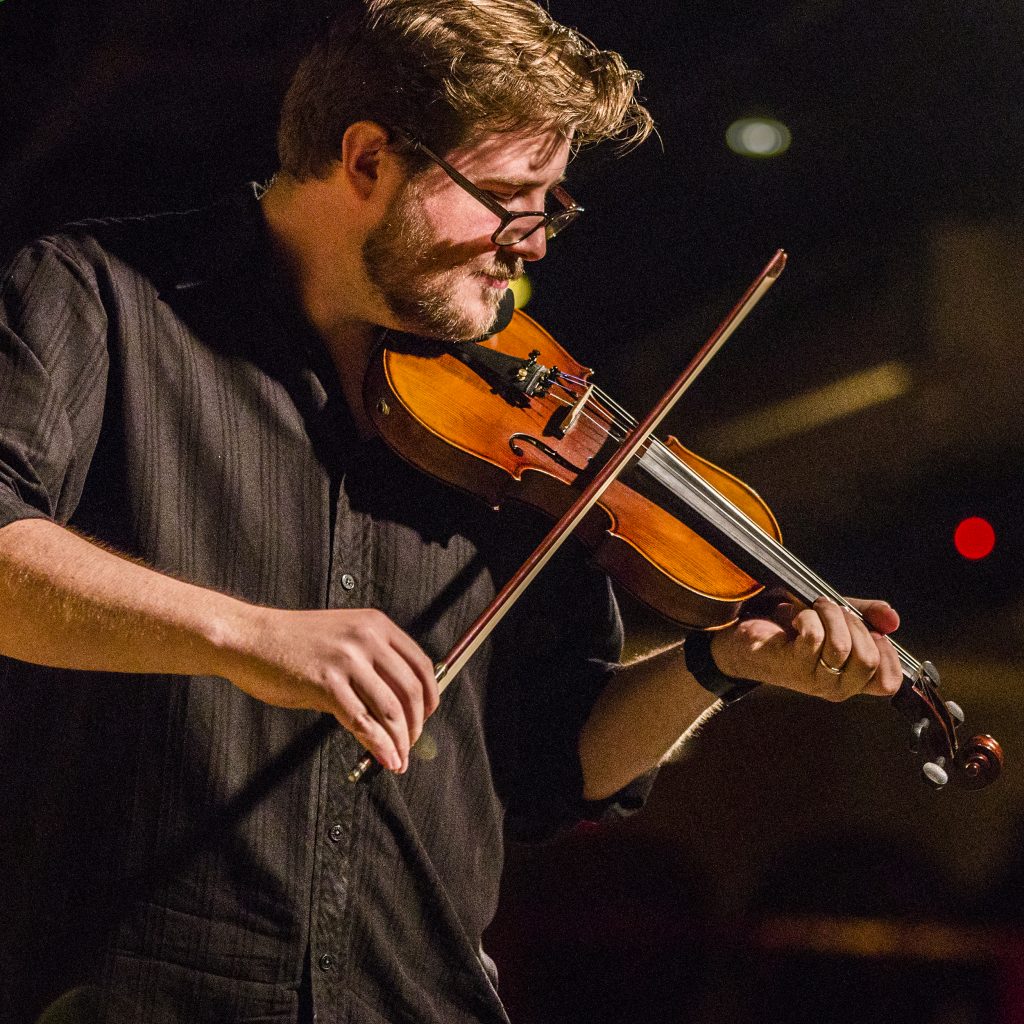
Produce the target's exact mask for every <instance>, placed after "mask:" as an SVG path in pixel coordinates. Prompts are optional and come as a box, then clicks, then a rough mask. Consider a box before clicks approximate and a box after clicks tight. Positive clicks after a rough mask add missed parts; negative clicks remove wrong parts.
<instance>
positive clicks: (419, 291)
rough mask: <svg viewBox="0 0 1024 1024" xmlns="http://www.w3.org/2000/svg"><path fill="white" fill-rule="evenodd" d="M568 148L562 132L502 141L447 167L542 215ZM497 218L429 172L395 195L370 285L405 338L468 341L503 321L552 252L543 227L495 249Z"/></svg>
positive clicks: (501, 137) (496, 138) (489, 141)
mask: <svg viewBox="0 0 1024 1024" xmlns="http://www.w3.org/2000/svg"><path fill="white" fill-rule="evenodd" d="M568 158H569V140H568V139H566V138H565V137H564V136H562V135H560V134H559V133H557V132H548V133H544V134H541V135H536V134H519V133H504V132H503V133H498V134H492V135H488V136H486V137H484V138H483V139H481V140H480V141H478V142H476V143H474V144H472V145H470V146H464V147H460V148H459V149H456V150H453V151H452V152H451V153H450V154H448V155H447V156H446V159H447V160H448V162H449V163H451V164H452V165H453V166H454V167H456V168H457V169H458V170H459V171H461V172H462V174H464V175H465V176H466V177H467V178H468V179H469V180H470V181H471V182H473V184H474V185H476V186H478V187H479V188H481V189H482V190H483V191H485V192H489V193H490V194H491V195H492V196H494V198H495V199H496V200H497V201H498V202H499V203H501V205H502V206H504V207H505V208H506V209H508V210H509V211H510V212H515V211H517V210H543V209H544V207H545V202H544V201H545V198H546V196H547V192H548V190H549V189H550V188H551V186H552V185H555V184H557V183H558V182H559V181H560V180H561V179H562V176H563V175H564V172H565V166H566V163H567V161H568ZM497 227H498V218H497V216H496V215H495V214H493V213H492V212H491V211H490V210H488V209H487V208H486V207H485V206H484V205H483V204H481V203H480V202H479V200H477V199H476V198H474V197H473V196H471V195H470V194H469V193H468V192H466V191H465V190H464V189H463V188H461V187H460V186H459V185H457V184H456V183H455V182H454V181H452V179H451V178H449V177H448V175H447V174H445V172H444V171H443V170H442V169H441V168H440V167H438V166H436V165H434V164H430V165H429V166H428V167H427V169H426V170H424V171H423V172H422V173H421V174H417V175H416V176H415V177H414V178H413V179H411V180H410V181H409V182H407V183H406V185H405V186H404V187H403V188H402V189H401V191H400V192H399V193H398V194H397V195H396V196H395V198H394V199H393V201H392V202H391V205H390V206H389V208H388V210H387V212H386V214H385V216H384V218H383V220H382V221H381V222H380V223H379V224H378V225H377V226H376V227H375V228H374V229H373V230H372V231H371V232H370V234H369V236H368V237H367V239H366V242H365V243H364V245H363V262H364V265H365V269H366V274H367V277H368V279H369V280H370V283H371V284H372V285H373V286H374V288H375V289H376V291H377V292H378V293H379V297H380V299H382V300H383V302H384V304H385V306H386V307H387V309H388V310H389V311H390V313H391V315H392V316H393V317H394V319H395V320H396V322H397V323H398V324H399V325H400V326H401V328H402V329H403V330H405V331H408V332H410V333H413V334H422V335H427V336H429V337H440V338H447V339H450V340H453V341H465V340H468V339H470V338H476V337H479V336H480V335H481V334H483V333H484V332H485V331H486V330H487V328H488V327H490V325H491V323H492V322H493V320H494V317H495V314H496V313H497V309H498V303H499V302H500V300H501V297H502V295H503V294H504V292H505V289H506V288H507V287H508V282H509V281H510V280H514V279H515V278H517V277H519V276H520V275H521V274H522V273H523V262H524V261H525V260H537V259H540V258H541V257H542V256H543V255H544V252H545V245H546V243H545V238H544V231H543V229H541V230H539V231H536V232H534V234H532V235H531V236H530V237H529V238H527V239H526V240H525V241H522V242H519V243H517V244H515V245H509V246H500V247H499V246H496V245H494V243H493V242H491V235H492V234H493V233H494V231H495V229H496V228H497Z"/></svg>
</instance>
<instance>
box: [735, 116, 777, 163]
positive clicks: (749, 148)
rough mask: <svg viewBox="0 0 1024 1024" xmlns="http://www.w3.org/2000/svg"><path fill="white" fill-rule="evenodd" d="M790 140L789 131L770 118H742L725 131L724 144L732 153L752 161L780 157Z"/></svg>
mask: <svg viewBox="0 0 1024 1024" xmlns="http://www.w3.org/2000/svg"><path fill="white" fill-rule="evenodd" d="M792 140H793V136H792V135H791V134H790V131H789V129H788V128H787V127H786V126H785V125H784V124H783V123H782V122H781V121H776V120H774V118H770V117H744V118H741V119H740V120H739V121H733V123H732V124H731V125H729V127H728V128H727V129H726V131H725V141H726V144H727V145H728V146H729V148H730V149H731V150H732V151H733V152H734V153H738V154H739V155H740V156H747V157H753V158H754V159H762V160H763V159H766V158H767V157H772V156H781V155H782V154H783V153H785V152H786V150H787V149H789V144H790V142H792Z"/></svg>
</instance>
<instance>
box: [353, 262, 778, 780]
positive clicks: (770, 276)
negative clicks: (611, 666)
mask: <svg viewBox="0 0 1024 1024" xmlns="http://www.w3.org/2000/svg"><path fill="white" fill-rule="evenodd" d="M785 266H786V253H785V252H784V251H783V250H782V249H779V250H778V251H777V252H776V253H775V255H774V256H773V257H772V258H771V259H770V260H769V261H768V263H767V264H766V265H765V267H764V269H763V270H762V271H761V273H760V274H758V275H757V277H756V278H754V280H753V282H752V283H751V284H750V286H749V287H748V288H747V290H746V291H745V292H744V293H743V296H742V298H741V299H740V300H739V302H737V303H736V305H735V306H734V307H733V308H732V309H731V310H730V312H729V313H728V314H727V315H726V317H725V318H724V319H723V320H722V322H721V323H720V324H719V325H718V327H716V328H715V330H714V332H713V333H712V334H711V336H710V337H709V338H708V340H707V341H706V342H704V344H703V345H702V346H701V347H700V349H699V350H698V351H697V354H696V355H695V356H694V357H693V358H692V359H691V360H690V362H689V363H688V364H687V366H686V367H685V369H684V370H683V372H682V373H681V374H680V375H679V377H678V378H677V379H676V380H675V382H674V383H673V384H672V386H671V387H670V388H669V389H668V391H666V392H665V394H664V395H663V396H662V397H661V399H660V400H659V401H658V402H657V404H656V405H655V406H654V408H653V409H651V411H650V412H649V413H648V414H647V416H646V417H644V419H643V420H641V421H640V422H639V423H638V424H637V425H636V426H635V427H634V428H633V429H632V430H631V431H630V432H629V433H628V434H627V435H626V437H625V438H624V439H623V442H622V444H621V446H620V447H619V448H618V450H617V451H616V452H615V453H614V454H613V455H612V456H611V457H610V458H609V459H608V461H607V462H606V463H605V464H604V466H602V467H601V470H600V472H598V473H597V474H596V475H595V476H594V478H593V479H592V480H591V481H590V483H589V484H588V485H587V486H586V487H584V488H583V489H582V490H581V491H580V493H579V494H578V495H577V497H576V500H575V501H574V502H573V503H572V504H571V505H570V506H569V508H568V509H566V511H565V512H564V513H563V514H562V517H561V518H560V519H559V520H558V521H557V522H556V523H555V524H554V526H552V527H551V529H550V530H549V531H548V533H547V535H546V536H545V537H544V539H543V540H542V541H541V542H540V543H539V544H538V545H537V547H536V548H535V549H534V550H533V552H532V554H530V556H529V557H528V558H527V559H526V561H525V562H523V564H522V565H521V566H520V567H519V569H517V570H516V572H515V573H514V574H513V575H512V577H511V578H510V579H509V580H508V582H507V583H506V584H505V586H504V587H502V588H501V590H500V591H499V592H498V593H497V594H496V595H495V597H494V599H493V600H492V601H491V603H490V604H489V605H488V606H487V607H486V608H485V609H484V610H483V611H482V612H481V613H480V615H479V616H478V617H477V619H476V621H475V622H474V623H473V624H472V625H471V626H470V627H469V629H468V630H467V631H466V632H465V634H464V635H463V636H462V638H461V639H460V640H459V641H458V642H457V643H456V644H455V646H454V647H453V648H452V649H451V650H450V651H449V652H448V655H447V657H445V659H444V660H443V661H440V662H438V663H437V664H436V665H435V666H434V678H435V679H436V681H437V687H438V692H439V693H443V692H444V691H445V690H446V689H447V687H448V686H449V685H450V684H451V683H452V682H453V681H454V679H455V677H456V676H457V675H458V674H459V672H460V671H462V669H463V667H464V666H465V664H466V662H468V661H469V659H470V658H471V657H472V656H473V655H474V654H475V653H476V651H477V650H478V649H479V648H480V647H481V645H482V644H483V643H484V642H485V641H486V640H487V638H488V637H489V636H490V635H491V633H492V632H493V631H494V629H495V627H496V626H497V625H498V623H499V622H501V620H502V619H503V618H504V617H505V614H506V613H507V612H508V611H509V609H510V608H511V607H512V606H513V605H514V604H515V603H516V601H518V600H519V598H520V597H521V596H522V594H523V592H524V591H525V590H526V588H527V587H528V586H529V585H530V584H531V583H532V582H533V580H534V579H535V578H536V576H537V574H538V573H539V572H540V571H541V569H543V568H544V566H545V565H547V563H548V562H549V561H550V560H551V558H552V557H553V556H554V554H555V552H556V551H557V550H558V549H559V548H560V547H561V546H562V544H563V543H564V542H565V540H566V538H567V537H568V536H569V535H570V534H571V533H572V531H573V530H574V529H576V527H577V526H578V525H579V524H580V522H581V521H582V520H583V518H584V517H585V516H586V515H587V513H588V512H589V511H590V510H591V509H592V508H593V507H594V505H596V504H597V502H598V501H600V500H601V497H602V495H603V494H604V492H605V491H606V490H607V489H608V487H610V486H611V484H612V483H614V481H615V480H616V478H617V477H618V476H619V475H620V474H621V473H622V471H623V470H624V469H625V468H626V466H627V465H628V464H629V463H630V462H631V461H632V459H633V458H634V456H636V455H637V454H638V453H639V451H640V449H641V448H643V446H644V445H645V444H646V443H647V441H648V440H649V438H650V436H651V435H652V434H653V433H654V431H655V430H657V428H658V426H659V425H660V424H661V421H662V420H663V419H664V418H665V417H666V416H667V415H668V413H669V412H670V411H671V410H672V408H673V407H674V406H675V404H676V403H677V402H678V401H679V399H680V398H682V397H683V395H684V394H685V393H686V392H687V390H688V389H689V387H690V385H691V384H693V382H694V381H695V380H696V379H697V377H698V376H699V375H700V374H701V372H702V371H703V370H704V368H705V367H706V366H707V365H708V363H710V362H711V360H712V359H713V358H714V357H715V355H716V354H717V353H718V350H719V349H720V348H721V347H722V346H723V345H724V344H725V343H726V342H727V341H728V340H729V338H730V337H731V336H732V335H733V333H734V332H735V331H736V329H737V328H738V327H739V326H740V324H741V323H743V321H744V320H745V319H746V318H747V315H748V314H749V313H750V311H751V310H752V309H753V308H754V306H756V305H757V303H758V302H760V301H761V299H762V297H763V296H764V294H765V292H767V291H768V289H769V288H770V287H771V286H772V285H773V284H774V283H775V282H776V281H777V280H778V279H779V275H780V274H781V273H782V271H783V270H784V269H785ZM376 763H377V762H376V761H374V759H373V757H372V755H370V754H369V753H364V754H363V756H362V757H361V758H360V760H359V762H358V763H357V764H356V765H355V767H353V768H352V770H351V771H350V772H349V773H348V776H347V779H348V781H349V782H350V783H353V784H354V783H357V782H359V780H360V779H362V778H364V777H365V776H366V774H367V772H368V771H369V770H370V769H371V768H372V767H373V766H374V765H375V764H376Z"/></svg>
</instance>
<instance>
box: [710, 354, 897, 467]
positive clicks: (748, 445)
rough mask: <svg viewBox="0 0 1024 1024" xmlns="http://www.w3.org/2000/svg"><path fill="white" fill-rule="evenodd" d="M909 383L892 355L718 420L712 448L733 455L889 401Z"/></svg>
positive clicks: (721, 454) (802, 432)
mask: <svg viewBox="0 0 1024 1024" xmlns="http://www.w3.org/2000/svg"><path fill="white" fill-rule="evenodd" d="M913 385H914V378H913V374H912V373H911V371H910V368H909V367H908V366H907V365H906V364H905V363H902V362H899V361H898V360H893V361H891V362H888V363H882V364H881V365H879V366H875V367H872V368H871V369H869V370H861V371H860V372H859V373H852V374H850V375H849V376H847V377H843V378H841V379H840V380H836V381H832V382H831V383H829V384H825V385H823V386H822V387H819V388H815V389H814V390H813V391H807V392H805V393H804V394H802V395H797V396H795V397H794V398H787V399H784V400H782V401H780V402H773V403H772V404H771V405H766V406H763V407H762V408H760V409H758V410H757V411H755V412H751V413H748V414H747V415H745V416H739V417H737V418H736V419H734V420H730V421H729V422H727V423H723V424H721V425H720V426H719V427H718V429H716V431H715V441H716V452H717V453H718V455H719V456H721V457H724V456H727V455H728V456H736V455H743V454H745V453H747V452H750V451H754V450H755V449H757V448H763V447H765V446H767V445H770V444H777V443H778V442H779V441H783V440H785V439H786V438H789V437H793V436H795V435H797V434H805V433H807V432H808V431H811V430H817V429H819V428H821V427H824V426H827V425H828V424H829V423H832V422H834V421H835V420H839V419H842V418H843V417H844V416H852V415H853V414H854V413H858V412H861V411H863V410H864V409H870V408H871V407H872V406H875V405H882V404H883V403H885V402H891V401H893V400H894V399H896V398H899V397H901V396H902V395H905V394H906V393H907V392H908V391H909V390H910V389H911V388H912V387H913Z"/></svg>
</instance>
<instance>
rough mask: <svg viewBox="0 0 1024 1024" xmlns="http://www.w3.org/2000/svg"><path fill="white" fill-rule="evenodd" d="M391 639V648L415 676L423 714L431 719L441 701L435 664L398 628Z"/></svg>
mask: <svg viewBox="0 0 1024 1024" xmlns="http://www.w3.org/2000/svg"><path fill="white" fill-rule="evenodd" d="M389 639H390V643H391V646H392V647H393V648H394V649H395V650H396V651H397V652H398V654H399V655H401V657H402V659H403V660H404V661H405V663H406V664H407V665H408V666H409V668H410V670H411V671H412V672H413V674H414V675H415V677H416V679H417V681H418V683H419V685H420V687H421V690H422V704H423V714H424V717H425V718H429V717H430V715H432V714H433V713H434V712H435V711H436V710H437V705H438V703H439V701H440V695H439V694H438V690H437V678H436V677H435V675H434V664H433V662H432V661H431V660H430V658H428V657H427V656H426V654H425V653H424V652H423V648H422V647H420V645H419V644H418V643H416V641H415V640H413V638H412V637H411V636H409V634H408V633H406V632H404V631H403V630H401V629H399V628H398V627H397V626H396V627H395V629H394V632H393V633H392V635H391V636H390V638H389ZM421 727H422V726H421Z"/></svg>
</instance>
